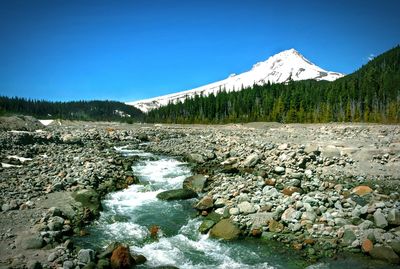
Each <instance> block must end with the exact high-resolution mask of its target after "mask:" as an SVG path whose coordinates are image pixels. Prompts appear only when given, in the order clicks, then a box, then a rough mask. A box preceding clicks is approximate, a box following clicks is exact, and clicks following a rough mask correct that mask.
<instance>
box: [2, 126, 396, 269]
mask: <svg viewBox="0 0 400 269" xmlns="http://www.w3.org/2000/svg"><path fill="white" fill-rule="evenodd" d="M399 133H400V131H399V127H398V126H381V125H346V124H338V125H337V124H328V125H279V124H247V125H228V126H207V128H205V127H204V126H177V125H174V126H162V125H119V124H116V125H113V124H109V123H102V124H101V123H100V124H99V123H71V124H66V125H62V126H49V127H47V128H46V129H45V131H44V132H35V133H15V132H14V133H12V132H2V133H1V142H2V143H1V147H2V150H1V154H2V155H1V159H2V163H4V165H3V167H2V168H1V170H0V172H1V176H2V177H1V178H2V182H1V184H2V188H1V191H2V200H1V205H2V212H1V215H2V217H1V223H0V224H1V225H0V228H1V229H2V230H1V235H2V237H1V244H2V246H1V248H2V249H4V250H6V251H2V252H1V262H2V264H4V266H11V267H14V268H21V267H23V266H25V264H27V263H32V261H34V260H37V261H39V262H40V263H41V264H43V265H45V266H46V264H48V265H47V266H50V264H54V262H55V261H57V259H58V258H60V257H62V259H59V260H60V262H61V264H60V265H62V262H64V261H66V260H69V259H71V260H72V262H74V260H76V259H77V257H76V253H74V251H73V250H71V249H69V246H70V245H69V244H70V243H69V242H68V239H69V236H70V235H71V234H73V232H75V233H82V235H83V234H84V233H85V232H84V229H82V228H83V227H84V225H85V224H87V223H90V222H91V221H92V220H93V219H94V218H96V216H97V214H98V210H99V209H100V208H99V206H100V205H99V204H100V203H99V202H100V200H101V198H102V197H104V195H105V194H106V193H108V192H110V191H115V190H117V189H122V188H125V187H126V186H127V185H130V184H132V183H135V182H136V180H135V177H134V175H133V174H132V172H131V171H130V166H131V165H132V163H133V162H135V160H134V159H131V160H130V159H129V158H122V157H121V156H120V155H119V154H118V153H117V152H115V150H113V147H114V146H119V145H129V146H130V147H134V148H140V149H143V150H145V151H148V152H158V153H163V154H167V155H174V156H181V157H184V158H186V159H187V160H189V161H191V162H193V163H196V166H195V168H194V169H195V170H196V171H197V172H201V173H203V174H205V175H206V176H207V177H208V181H207V184H206V186H205V189H204V193H203V194H202V195H201V197H200V201H202V202H203V203H202V204H203V205H202V204H201V203H200V205H198V206H197V208H198V209H199V213H200V214H201V215H204V216H206V215H213V214H221V215H223V216H224V217H225V218H229V219H230V221H231V222H232V223H233V225H236V226H237V227H238V228H239V229H240V236H261V237H262V238H270V239H273V240H277V241H284V242H285V241H286V242H287V244H288V245H289V246H290V247H291V248H294V249H297V250H298V251H302V252H303V253H305V256H306V257H307V258H309V259H311V260H313V259H317V258H320V257H323V256H334V255H336V253H337V251H338V250H340V249H347V250H349V251H352V252H361V251H362V250H361V249H364V248H365V249H364V251H366V252H367V253H370V255H373V256H374V255H375V258H380V259H384V260H386V262H392V263H398V243H399V229H398V227H399V224H400V223H399V222H398V221H399V217H400V216H399V213H398V210H399V196H398V186H399V184H398V182H399V181H398V180H399V174H398V171H400V169H399V157H400V156H399V152H400V151H399V145H400V141H399V137H400V134H399ZM143 142H146V143H144V144H143ZM10 156H18V157H23V158H24V159H21V158H16V157H10ZM10 165H13V166H11V167H10ZM110 180H111V181H110ZM360 186H362V187H360ZM367 186H368V187H367ZM357 187H358V189H357ZM355 188H356V189H355ZM90 189H93V190H95V194H94V193H92V192H90V191H87V190H90ZM82 190H85V191H84V192H83V193H82V192H81V193H80V195H81V196H79V195H78V199H76V197H77V196H76V194H77V193H79V191H82ZM73 193H75V196H74V195H70V194H73ZM203 196H204V197H206V198H203ZM45 197H47V198H45ZM79 197H81V198H82V197H90V199H89V200H90V201H95V203H89V204H86V206H83V207H82V205H80V206H77V205H76V203H77V202H79V200H80V201H81V202H82V201H84V200H85V199H81V198H79ZM66 201H69V202H70V203H69V202H66ZM204 202H206V203H208V204H206V206H204ZM57 203H58V204H57ZM71 204H72V206H70V205H71ZM66 205H68V206H66ZM74 205H75V206H74ZM51 207H57V208H61V209H63V210H61V213H60V212H58V211H57V210H56V209H54V208H52V209H50V208H51ZM76 208H81V209H83V208H89V210H81V212H80V213H79V209H78V210H76ZM68 212H69V213H70V215H69V216H68V214H69V213H68ZM77 212H78V213H77ZM212 212H214V213H212ZM73 214H77V215H75V216H79V217H75V220H74V217H73ZM82 220H84V221H83V222H82ZM214 224H216V223H214ZM68 226H69V227H68ZM210 226H212V225H210ZM210 228H211V227H210ZM41 229H42V230H41ZM74 229H75V231H74ZM28 231H31V233H29V234H28V235H26V234H25V233H26V232H28ZM38 235H39V236H38ZM367 240H368V241H367ZM365 242H367V243H365ZM27 243H29V244H31V243H32V244H33V245H36V247H35V248H37V247H39V249H37V250H36V249H33V250H31V249H30V248H29V249H26V244H27ZM59 244H61V247H60V246H59V249H58V250H57V253H59V254H57V255H56V254H54V255H53V257H51V258H50V257H49V256H50V254H52V253H55V252H56V251H55V250H54V247H55V246H56V245H59ZM43 245H45V246H43ZM367 247H369V248H367ZM46 248H47V249H49V250H46ZM60 249H61V250H60ZM374 249H375V250H374ZM321 250H322V251H321ZM371 251H372V252H371ZM374 251H375V252H377V253H374ZM388 253H389V254H388ZM21 255H22V256H21ZM367 255H368V254H367ZM56 256H59V257H56ZM54 257H55V258H54ZM52 258H54V260H52V261H49V260H51V259H52ZM55 264H57V262H56V263H55ZM29 265H30V266H31V267H32V266H34V264H29ZM32 268H35V267H32Z"/></svg>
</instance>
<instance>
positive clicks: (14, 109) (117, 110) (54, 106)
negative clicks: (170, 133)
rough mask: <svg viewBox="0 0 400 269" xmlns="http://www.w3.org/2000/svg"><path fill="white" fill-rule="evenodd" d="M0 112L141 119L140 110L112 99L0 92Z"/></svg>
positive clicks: (41, 116)
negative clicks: (48, 97)
mask: <svg viewBox="0 0 400 269" xmlns="http://www.w3.org/2000/svg"><path fill="white" fill-rule="evenodd" d="M0 114H3V115H10V114H22V115H31V116H34V117H37V118H41V119H54V118H57V119H69V120H93V121H98V120H100V121H124V122H135V121H141V120H142V119H143V113H142V112H141V111H140V110H139V109H137V108H135V107H133V106H129V105H126V104H124V103H121V102H116V101H73V102H49V101H43V100H31V99H25V98H19V97H13V98H10V97H4V96H0ZM127 115H130V117H129V116H127Z"/></svg>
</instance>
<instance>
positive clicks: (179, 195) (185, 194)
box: [157, 189, 197, 201]
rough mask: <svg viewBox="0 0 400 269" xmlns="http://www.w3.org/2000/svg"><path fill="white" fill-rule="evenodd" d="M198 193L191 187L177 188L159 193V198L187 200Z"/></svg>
mask: <svg viewBox="0 0 400 269" xmlns="http://www.w3.org/2000/svg"><path fill="white" fill-rule="evenodd" d="M196 197H197V193H195V192H194V191H192V190H189V189H175V190H169V191H163V192H160V193H159V194H157V198H158V199H160V200H166V201H170V200H186V199H192V198H196Z"/></svg>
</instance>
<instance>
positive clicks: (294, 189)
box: [282, 186, 303, 196]
mask: <svg viewBox="0 0 400 269" xmlns="http://www.w3.org/2000/svg"><path fill="white" fill-rule="evenodd" d="M295 192H297V193H302V192H303V191H302V189H300V188H298V187H294V186H289V187H285V188H284V189H283V190H282V193H283V194H284V195H287V196H291V195H292V194H293V193H295Z"/></svg>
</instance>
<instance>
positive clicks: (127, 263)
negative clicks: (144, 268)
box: [110, 245, 135, 269]
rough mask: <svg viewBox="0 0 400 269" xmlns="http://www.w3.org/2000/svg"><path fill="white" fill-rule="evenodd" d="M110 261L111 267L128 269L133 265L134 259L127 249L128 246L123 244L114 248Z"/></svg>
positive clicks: (113, 268)
mask: <svg viewBox="0 0 400 269" xmlns="http://www.w3.org/2000/svg"><path fill="white" fill-rule="evenodd" d="M110 262H111V268H112V269H129V268H131V267H132V266H134V265H135V260H134V259H133V257H132V255H131V253H130V251H129V247H128V246H124V245H120V246H118V247H117V248H116V249H114V251H113V252H112V255H111V259H110Z"/></svg>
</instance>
